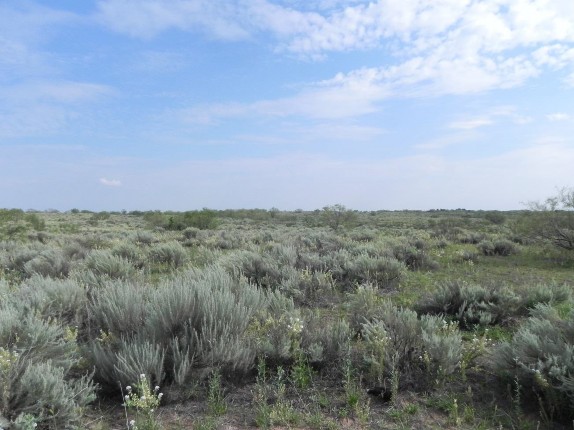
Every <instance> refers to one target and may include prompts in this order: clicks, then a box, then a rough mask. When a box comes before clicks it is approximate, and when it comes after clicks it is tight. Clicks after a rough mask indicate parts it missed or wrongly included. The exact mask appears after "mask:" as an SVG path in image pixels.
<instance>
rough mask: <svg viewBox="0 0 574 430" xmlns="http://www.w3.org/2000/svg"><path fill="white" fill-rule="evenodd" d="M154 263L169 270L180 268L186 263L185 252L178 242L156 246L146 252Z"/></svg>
mask: <svg viewBox="0 0 574 430" xmlns="http://www.w3.org/2000/svg"><path fill="white" fill-rule="evenodd" d="M148 255H149V258H150V259H151V261H153V262H154V263H159V264H165V265H167V266H169V267H171V268H176V269H177V268H180V267H182V266H183V265H184V264H185V263H186V261H187V251H186V250H185V248H184V247H183V246H181V245H180V244H179V243H178V242H169V243H163V244H160V245H156V246H154V247H152V248H151V249H150V250H149V252H148Z"/></svg>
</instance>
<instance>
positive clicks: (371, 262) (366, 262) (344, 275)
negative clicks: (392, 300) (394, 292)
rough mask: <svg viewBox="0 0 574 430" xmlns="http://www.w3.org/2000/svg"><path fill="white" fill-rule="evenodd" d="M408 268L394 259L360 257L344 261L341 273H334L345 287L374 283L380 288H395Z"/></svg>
mask: <svg viewBox="0 0 574 430" xmlns="http://www.w3.org/2000/svg"><path fill="white" fill-rule="evenodd" d="M405 271H406V266H405V265H404V264H403V263H402V262H400V261H398V260H397V259H395V258H392V257H369V256H368V255H364V254H363V255H359V256H357V257H356V258H354V259H348V260H345V261H343V264H342V267H341V271H340V272H337V271H333V275H334V276H335V277H336V278H337V277H338V278H339V279H340V280H341V281H342V282H343V284H344V285H346V286H350V285H353V284H360V283H372V284H373V285H375V286H377V287H378V288H394V287H396V286H397V285H398V283H399V281H400V280H401V279H402V278H403V276H404V275H405Z"/></svg>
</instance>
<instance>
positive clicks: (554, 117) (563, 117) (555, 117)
mask: <svg viewBox="0 0 574 430" xmlns="http://www.w3.org/2000/svg"><path fill="white" fill-rule="evenodd" d="M570 118H571V116H570V115H569V114H567V113H564V112H556V113H551V114H548V115H546V119H548V120H549V121H567V120H569V119H570Z"/></svg>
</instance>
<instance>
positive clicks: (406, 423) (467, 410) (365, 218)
mask: <svg viewBox="0 0 574 430" xmlns="http://www.w3.org/2000/svg"><path fill="white" fill-rule="evenodd" d="M530 215H532V214H525V213H523V212H504V213H501V212H493V211H490V212H482V211H475V212H473V211H465V210H456V211H445V210H436V211H429V212H417V211H402V212H388V211H376V212H358V211H352V210H349V209H347V208H345V207H344V206H342V205H333V206H327V207H325V208H323V210H318V211H313V212H305V211H295V212H283V211H280V210H278V209H275V208H273V209H272V210H270V211H266V210H261V209H259V210H239V211H212V210H207V209H204V210H202V211H189V212H184V213H177V212H159V211H153V212H129V213H126V212H123V213H115V212H105V213H91V212H86V211H80V210H72V211H70V212H69V213H58V212H28V213H24V212H22V211H19V210H1V211H0V427H2V428H14V429H24V428H33V427H36V428H43V429H44V428H45V429H63V428H66V429H67V428H91V429H100V430H101V429H107V428H118V426H121V425H122V423H124V424H123V425H124V426H125V427H126V428H140V429H144V428H148V429H161V428H166V429H167V428H191V426H193V428H203V429H209V428H213V429H215V428H221V427H222V426H223V425H224V424H228V425H230V426H231V425H233V426H235V427H236V428H256V427H258V428H274V427H278V426H282V427H288V428H295V427H296V428H317V429H323V428H327V429H329V428H332V429H336V428H368V429H371V428H372V429H377V428H397V429H398V428H432V427H433V426H434V427H449V426H450V427H456V428H485V429H486V428H500V427H503V428H526V429H527V428H533V429H534V428H544V427H548V428H551V427H558V426H560V425H567V423H569V422H571V420H572V419H573V418H574V407H573V406H572V405H573V404H574V382H573V381H574V379H573V378H574V376H573V375H574V355H573V351H574V328H573V327H574V302H573V299H572V293H571V289H572V285H573V279H574V277H573V275H574V255H572V253H571V252H569V250H567V249H565V247H563V246H562V247H557V246H555V245H556V242H555V241H553V240H552V238H551V237H549V238H547V239H548V240H547V241H544V242H541V241H540V236H538V237H537V238H536V240H534V239H533V236H532V235H531V234H530V233H528V234H527V232H526V230H525V229H524V226H525V224H524V222H525V221H524V220H525V217H527V216H530ZM551 215H552V216H554V215H556V214H551ZM534 216H537V217H538V216H540V214H538V213H537V214H535V215H534ZM557 216H558V219H562V218H563V217H564V214H563V213H562V212H560V213H559V214H558V215H557ZM552 222H554V221H552ZM553 225H557V224H553ZM528 231H529V232H531V231H532V230H528ZM132 420H133V421H134V422H133V424H131V421H132ZM218 426H219V427H218Z"/></svg>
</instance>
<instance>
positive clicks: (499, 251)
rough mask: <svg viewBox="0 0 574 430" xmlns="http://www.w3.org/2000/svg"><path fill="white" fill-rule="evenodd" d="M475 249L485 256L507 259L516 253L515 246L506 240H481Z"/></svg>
mask: <svg viewBox="0 0 574 430" xmlns="http://www.w3.org/2000/svg"><path fill="white" fill-rule="evenodd" d="M477 247H478V249H479V250H480V252H482V254H483V255H485V256H492V255H499V256H502V257H508V256H509V255H513V254H516V253H517V252H518V248H517V247H516V244H515V243H514V242H512V241H510V240H508V239H498V240H495V241H490V240H483V241H482V242H480V243H479V244H478V245H477Z"/></svg>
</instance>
